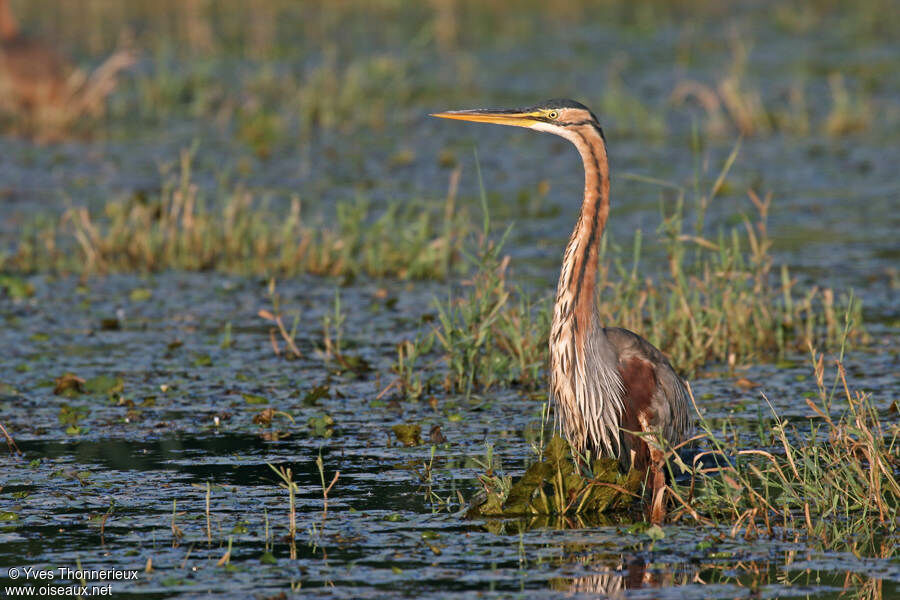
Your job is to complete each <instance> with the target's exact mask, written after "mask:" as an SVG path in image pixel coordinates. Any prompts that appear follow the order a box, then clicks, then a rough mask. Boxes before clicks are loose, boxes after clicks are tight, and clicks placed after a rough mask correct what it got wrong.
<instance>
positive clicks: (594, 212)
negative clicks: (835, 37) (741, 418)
mask: <svg viewBox="0 0 900 600" xmlns="http://www.w3.org/2000/svg"><path fill="white" fill-rule="evenodd" d="M432 116H435V117H441V118H444V119H459V120H462V121H475V122H479V123H496V124H499V125H513V126H516V127H527V128H529V129H534V130H536V131H544V132H547V133H553V134H555V135H558V136H560V137H563V138H565V139H567V140H569V141H570V142H572V143H573V144H574V145H575V148H576V149H577V150H578V153H579V154H580V155H581V160H582V162H583V163H584V199H583V200H582V203H581V214H580V215H579V217H578V221H577V223H576V224H575V230H574V231H573V232H572V236H571V237H570V238H569V243H568V245H567V246H566V250H565V254H564V255H563V264H562V271H561V273H560V276H559V284H558V286H557V290H556V303H555V305H554V310H553V321H552V324H551V328H550V397H551V399H552V401H553V403H554V405H555V407H556V413H557V418H558V420H559V425H560V428H561V429H562V431H563V434H564V435H565V437H566V439H567V440H568V441H569V444H570V445H571V446H572V449H573V450H574V451H575V452H576V453H579V454H581V455H584V454H586V453H587V452H590V453H591V454H592V455H593V456H610V457H615V458H618V459H619V461H620V463H621V465H622V467H623V468H626V469H627V468H628V467H631V466H633V467H634V468H636V469H648V468H649V469H651V471H652V473H651V474H652V485H653V488H654V490H655V492H656V493H655V494H654V500H653V505H654V507H653V513H654V514H659V513H660V512H661V509H662V495H661V492H662V487H663V484H664V481H665V480H664V477H663V474H662V471H661V470H660V462H661V460H662V456H663V452H662V449H661V448H659V446H658V445H657V444H656V443H655V442H654V441H653V437H654V436H661V437H662V438H663V439H664V440H665V442H666V443H667V444H668V445H670V446H677V445H678V444H680V443H681V442H682V441H683V440H684V439H685V438H686V437H687V436H688V433H689V431H690V428H691V421H690V419H689V417H688V391H687V387H686V385H685V383H684V381H682V380H681V378H680V377H679V376H678V375H677V374H676V373H675V370H674V369H673V368H672V365H671V364H670V363H669V361H668V359H667V358H666V357H665V356H664V355H663V353H662V352H660V351H659V350H658V349H656V348H655V347H654V346H653V345H652V344H651V343H650V342H648V341H647V340H645V339H644V338H642V337H641V336H639V335H637V334H636V333H633V332H631V331H628V330H626V329H621V328H618V327H604V325H603V324H602V323H601V322H600V318H599V315H598V311H597V303H596V277H597V262H598V251H599V244H600V236H601V235H603V229H604V227H605V226H606V220H607V217H608V216H609V163H608V161H607V155H606V139H605V137H604V135H603V130H602V129H601V128H600V124H599V123H598V122H597V117H596V116H594V114H593V113H592V112H591V111H590V110H589V109H588V108H587V107H586V106H584V105H582V104H579V103H578V102H575V101H573V100H548V101H547V102H544V103H542V104H538V105H537V106H533V107H530V108H523V109H514V110H506V109H504V110H491V109H475V110H459V111H448V112H442V113H437V114H434V115H432ZM643 434H649V435H643ZM648 442H649V443H648Z"/></svg>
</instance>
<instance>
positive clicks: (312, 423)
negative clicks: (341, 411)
mask: <svg viewBox="0 0 900 600" xmlns="http://www.w3.org/2000/svg"><path fill="white" fill-rule="evenodd" d="M307 425H309V428H310V429H312V430H313V434H314V435H315V436H316V437H324V438H329V437H331V436H332V435H333V434H334V419H332V418H331V415H328V414H322V415H319V416H317V417H310V418H309V421H307Z"/></svg>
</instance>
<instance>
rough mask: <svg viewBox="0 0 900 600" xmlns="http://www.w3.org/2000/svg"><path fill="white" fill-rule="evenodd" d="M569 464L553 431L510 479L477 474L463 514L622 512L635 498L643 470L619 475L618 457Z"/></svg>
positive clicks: (566, 446) (569, 457)
mask: <svg viewBox="0 0 900 600" xmlns="http://www.w3.org/2000/svg"><path fill="white" fill-rule="evenodd" d="M583 465H584V462H583V461H578V462H575V461H573V458H572V451H571V447H570V446H569V443H568V442H566V441H565V440H564V439H563V438H561V437H559V436H558V435H554V436H553V437H552V438H550V440H549V441H548V442H547V446H546V447H545V448H544V451H543V454H542V460H541V461H539V462H535V463H533V464H532V465H531V466H529V467H528V468H527V469H526V470H525V473H524V474H523V475H522V477H521V478H519V479H518V480H516V481H514V482H513V481H512V480H511V479H510V478H509V477H508V476H502V475H496V474H483V475H480V476H479V481H480V482H481V485H482V487H483V492H482V494H480V495H479V496H478V497H477V498H476V499H475V500H474V501H473V505H472V507H471V508H470V509H469V511H468V513H467V516H468V517H469V518H474V517H521V516H534V515H557V516H566V515H587V514H598V513H603V512H606V511H615V510H619V511H622V510H626V509H628V508H629V507H630V506H631V505H633V504H634V499H635V498H639V497H640V495H639V494H638V493H637V492H638V490H639V489H640V488H641V484H642V482H643V480H644V474H643V473H641V472H640V471H637V470H635V469H631V470H630V471H629V472H628V473H620V471H619V461H617V460H614V459H610V458H598V459H595V460H593V461H592V462H591V464H590V468H585V466H583Z"/></svg>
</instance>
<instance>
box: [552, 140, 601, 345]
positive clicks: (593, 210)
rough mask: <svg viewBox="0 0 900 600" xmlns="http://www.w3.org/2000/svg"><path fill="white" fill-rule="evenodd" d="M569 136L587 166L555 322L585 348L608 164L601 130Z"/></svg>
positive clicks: (593, 292)
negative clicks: (570, 330)
mask: <svg viewBox="0 0 900 600" xmlns="http://www.w3.org/2000/svg"><path fill="white" fill-rule="evenodd" d="M567 137H568V139H569V140H570V141H572V143H573V144H575V147H576V148H577V149H578V153H579V154H580V155H581V160H582V162H583V163H584V201H583V202H582V204H581V214H580V215H579V216H578V222H577V223H576V224H575V230H574V231H573V232H572V237H571V238H569V244H568V246H566V252H565V255H564V257H563V266H562V271H561V272H560V275H559V285H558V287H557V290H556V307H557V311H556V313H555V314H554V321H555V322H556V323H557V324H558V325H561V324H562V323H563V322H567V323H570V324H571V325H572V326H573V328H574V333H575V338H576V341H577V342H578V343H579V344H578V345H579V346H582V347H583V341H584V336H586V335H587V333H588V332H589V331H590V328H591V326H592V324H593V323H592V319H593V315H594V302H595V287H596V281H597V260H598V254H599V247H600V237H601V236H602V235H603V229H604V228H605V227H606V220H607V218H608V217H609V162H608V160H607V156H606V143H605V142H604V140H603V136H602V134H601V133H600V131H599V129H597V128H595V127H593V126H592V125H583V126H580V127H578V128H577V129H572V130H570V135H569V136H567Z"/></svg>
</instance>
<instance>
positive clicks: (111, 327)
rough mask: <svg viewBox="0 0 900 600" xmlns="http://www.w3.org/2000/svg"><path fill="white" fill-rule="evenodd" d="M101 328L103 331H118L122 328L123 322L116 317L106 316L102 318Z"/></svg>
mask: <svg viewBox="0 0 900 600" xmlns="http://www.w3.org/2000/svg"><path fill="white" fill-rule="evenodd" d="M100 329H102V330H103V331H118V330H120V329H122V323H121V322H120V321H119V319H117V318H116V317H104V318H102V319H100Z"/></svg>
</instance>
